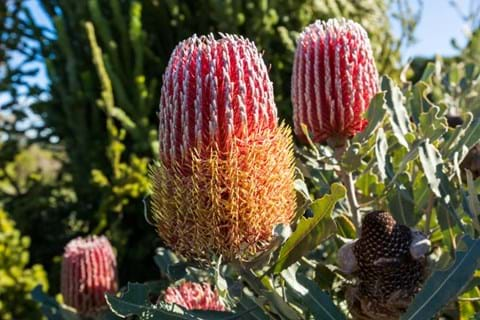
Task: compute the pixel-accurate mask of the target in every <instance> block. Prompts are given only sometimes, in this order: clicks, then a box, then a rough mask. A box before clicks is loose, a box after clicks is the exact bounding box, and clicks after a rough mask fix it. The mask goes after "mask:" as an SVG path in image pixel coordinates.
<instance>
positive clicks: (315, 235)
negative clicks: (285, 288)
mask: <svg viewBox="0 0 480 320" xmlns="http://www.w3.org/2000/svg"><path fill="white" fill-rule="evenodd" d="M345 192H346V191H345V187H343V186H342V185H341V184H338V183H334V184H332V186H331V194H327V195H325V196H324V197H322V198H321V199H318V200H315V201H314V202H313V203H312V205H311V206H310V208H311V210H312V212H313V217H312V218H305V217H301V218H300V220H299V222H298V224H297V228H296V229H295V231H294V232H293V233H292V235H291V236H290V238H288V240H287V241H286V242H285V243H284V244H283V246H282V247H281V249H280V254H279V256H278V260H277V262H276V263H275V265H274V266H273V267H272V270H273V272H274V273H279V272H280V271H282V270H283V269H285V268H287V267H288V266H290V265H292V264H293V263H294V262H296V261H298V259H300V258H301V257H303V256H304V255H305V254H307V253H308V252H310V251H311V250H313V249H314V248H316V247H317V246H318V245H319V244H320V243H321V242H322V241H324V240H325V239H327V238H328V237H330V236H331V235H332V234H333V233H334V232H335V231H336V226H335V222H334V221H333V220H332V218H331V214H332V211H333V208H334V207H335V204H336V203H337V201H338V200H340V199H342V198H343V197H345Z"/></svg>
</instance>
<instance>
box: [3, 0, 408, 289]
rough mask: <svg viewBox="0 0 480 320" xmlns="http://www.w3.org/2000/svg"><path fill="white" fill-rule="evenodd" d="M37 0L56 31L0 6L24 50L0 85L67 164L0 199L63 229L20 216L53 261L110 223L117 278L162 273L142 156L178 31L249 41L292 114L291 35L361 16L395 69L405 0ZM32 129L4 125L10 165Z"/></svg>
mask: <svg viewBox="0 0 480 320" xmlns="http://www.w3.org/2000/svg"><path fill="white" fill-rule="evenodd" d="M38 2H39V3H40V5H41V6H42V7H43V8H44V9H45V12H46V14H47V16H48V17H49V18H50V19H51V22H52V25H53V29H51V30H50V28H48V27H47V28H44V27H42V26H40V25H38V22H37V21H34V19H33V18H32V15H31V13H30V11H29V8H28V7H26V4H25V2H23V1H18V0H12V1H10V4H11V5H10V6H8V7H6V6H4V5H3V4H1V5H0V12H2V14H1V15H0V18H1V19H0V21H1V22H2V26H1V27H0V28H2V29H0V37H1V39H2V40H4V41H2V46H1V47H0V51H1V52H2V54H6V53H7V52H9V50H10V51H15V50H16V51H17V52H18V51H20V52H21V53H22V54H23V55H24V57H25V61H24V63H23V64H21V65H20V66H19V67H13V66H11V65H8V64H7V65H6V66H5V72H4V75H3V81H2V85H1V86H0V90H1V91H3V92H9V93H10V94H11V95H12V97H13V100H12V102H9V103H7V104H5V105H4V106H2V107H1V108H2V109H7V110H9V111H11V112H12V114H13V115H14V116H15V121H13V123H15V122H18V121H20V120H22V119H25V118H26V117H27V110H28V109H29V108H30V109H32V110H33V111H35V112H36V113H37V114H38V115H39V116H40V119H41V121H40V122H37V123H35V124H32V125H31V126H30V127H29V128H30V129H34V130H35V131H36V132H37V133H38V135H37V136H36V137H35V138H33V139H32V138H31V139H29V140H28V143H32V142H35V143H39V144H40V145H41V146H42V148H44V149H46V150H49V151H50V152H53V153H54V154H57V158H59V159H61V163H62V166H61V168H60V171H59V173H58V179H57V180H56V181H55V183H54V184H36V185H35V188H33V189H31V188H29V189H27V190H26V191H25V192H22V193H19V194H14V195H13V196H12V195H2V193H0V202H2V201H3V202H4V205H5V208H6V209H8V211H9V212H11V215H12V217H13V218H14V219H18V220H19V221H20V220H24V218H23V217H26V216H31V215H32V214H31V213H32V212H36V213H37V214H35V215H34V216H35V219H36V223H37V224H42V225H48V226H49V228H51V230H64V232H56V231H54V232H51V233H40V232H39V230H38V229H35V228H32V226H35V224H22V226H21V227H22V231H25V232H28V234H30V235H31V237H32V239H33V240H34V241H33V244H32V249H33V250H32V251H33V252H36V253H37V252H38V253H39V254H38V256H37V255H35V260H34V261H35V262H42V263H44V262H47V263H49V264H51V261H53V258H54V257H55V256H57V255H59V254H60V252H61V250H60V247H61V246H62V245H64V244H65V243H66V240H67V239H68V238H71V237H73V236H74V235H78V234H86V233H106V234H107V235H108V237H109V238H110V239H111V240H112V243H113V245H114V246H115V247H116V248H118V259H119V265H120V266H121V267H120V271H119V272H120V280H121V282H124V280H125V279H129V280H131V281H142V280H146V279H148V278H149V275H150V274H152V273H155V272H156V271H155V269H154V266H153V265H152V263H151V258H150V255H151V253H152V252H153V250H154V248H155V246H156V245H157V244H158V240H157V239H156V237H155V235H154V232H152V230H151V227H149V226H147V225H146V224H145V223H144V220H143V215H142V212H143V209H144V208H143V205H142V201H141V199H142V197H143V196H144V195H145V193H146V191H147V187H148V184H147V180H146V176H147V174H146V172H147V165H148V163H149V162H150V161H151V159H154V158H156V154H157V152H158V150H157V149H158V146H157V141H156V139H157V125H158V124H157V118H156V111H157V105H158V100H159V94H160V86H161V75H162V73H163V71H164V68H165V66H166V64H167V62H168V57H169V55H170V53H171V50H172V49H173V48H174V46H175V45H176V44H177V43H178V42H179V41H180V40H182V39H184V38H186V37H188V36H190V35H191V34H193V33H197V34H206V33H209V32H229V33H238V34H242V35H245V36H246V37H249V38H251V39H252V40H254V41H255V42H256V44H257V46H258V47H259V48H260V49H261V50H264V59H265V60H266V62H267V63H269V64H271V71H270V76H271V80H272V81H273V82H274V85H275V94H276V97H275V99H276V102H277V106H278V108H279V110H280V114H281V117H282V118H284V119H287V121H290V120H288V119H291V106H290V73H291V67H292V61H293V51H294V48H295V39H296V36H297V35H298V32H300V30H302V28H303V27H304V26H306V25H307V24H309V23H311V22H312V21H314V20H315V19H326V18H329V17H340V16H343V17H346V18H351V19H354V20H356V21H358V22H360V23H361V24H362V25H363V26H364V27H365V28H366V29H367V31H368V32H369V34H370V36H371V38H372V41H373V48H374V53H375V57H376V59H377V61H378V65H379V68H380V70H381V72H387V71H388V72H392V71H393V70H394V69H395V68H396V67H397V65H398V60H399V50H398V48H399V41H398V40H395V39H394V38H393V36H392V33H391V31H390V22H389V19H388V14H387V13H388V10H389V8H390V7H391V6H392V5H394V4H396V3H399V2H403V0H398V1H397V0H392V1H384V0H359V1H354V2H352V1H349V0H329V1H313V0H303V1H290V0H272V1H265V0H263V1H240V0H230V1H218V0H209V1H195V0H188V1H187V0H185V1H172V0H168V1H156V0H144V1H120V0H88V1H64V0H48V1H47V0H39V1H38ZM409 17H410V16H408V15H406V17H404V18H402V22H403V23H404V25H405V26H412V25H414V19H413V20H412V18H411V17H410V18H409ZM412 21H413V22H412ZM405 30H407V29H405ZM31 61H40V62H41V63H45V65H46V68H47V73H48V80H49V82H50V83H49V86H48V87H47V88H39V87H37V86H34V85H29V84H28V83H26V82H25V80H26V79H27V78H28V76H29V75H31V74H34V70H31V69H29V63H30V62H31ZM20 89H22V90H23V92H22V90H20ZM22 94H26V95H28V96H30V97H38V98H39V99H38V100H37V101H36V102H35V103H33V104H31V105H29V107H27V108H25V107H22V106H24V105H25V104H24V103H18V102H19V98H20V96H21V95H22ZM25 130H26V129H25V128H18V127H16V126H15V125H8V126H6V127H4V128H2V131H3V132H4V133H5V134H7V135H8V137H9V139H8V140H7V142H6V143H5V146H4V148H2V149H3V150H6V149H9V150H13V151H12V152H10V154H11V156H10V158H9V159H2V160H1V161H2V163H3V164H5V163H7V162H11V161H14V157H15V154H16V153H18V152H19V149H20V147H19V146H18V140H17V139H16V138H15V137H18V136H20V137H24V132H25ZM59 155H61V156H59ZM2 158H3V157H2ZM0 167H2V166H0ZM0 179H2V177H1V176H0ZM64 194H69V197H64ZM65 199H67V200H65ZM66 221H68V223H66ZM23 227H24V228H25V229H23ZM127 243H128V245H127ZM132 247H134V248H136V249H135V250H128V249H127V248H132ZM56 266H57V267H55V265H49V266H48V270H49V277H50V283H51V288H52V291H53V292H57V291H58V290H57V289H58V286H57V279H58V274H57V272H53V270H57V269H58V265H56ZM139 266H141V271H142V272H139Z"/></svg>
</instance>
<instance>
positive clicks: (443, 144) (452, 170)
mask: <svg viewBox="0 0 480 320" xmlns="http://www.w3.org/2000/svg"><path fill="white" fill-rule="evenodd" d="M437 67H438V65H437ZM437 71H438V70H437ZM434 72H435V65H434V64H429V65H427V67H426V68H425V70H424V73H423V75H422V77H421V80H420V81H418V82H416V83H415V84H412V83H409V82H404V83H402V87H399V86H398V85H397V84H395V82H394V81H393V80H391V79H390V78H388V77H384V78H382V80H381V88H382V92H380V93H379V94H377V95H376V96H375V97H374V99H373V100H372V102H371V105H370V108H369V109H368V111H367V115H366V116H367V118H368V119H369V125H368V127H367V128H366V129H365V131H363V132H362V133H360V134H358V135H357V136H355V137H354V138H353V139H352V141H351V143H350V145H349V146H348V147H347V148H346V150H345V152H344V155H343V157H342V158H341V159H337V158H338V157H337V158H335V157H334V156H333V154H334V150H331V149H329V147H326V146H313V145H312V146H309V147H305V148H298V150H297V153H298V157H299V158H300V159H301V160H302V161H299V162H298V166H299V169H300V171H301V174H300V173H299V179H298V180H296V182H295V186H296V189H297V196H298V203H299V206H298V214H297V219H296V221H295V222H294V223H293V225H292V226H291V228H292V229H293V231H292V230H291V229H290V226H284V225H282V226H278V227H277V228H276V229H275V230H274V232H275V235H276V240H275V241H274V242H273V243H272V245H271V247H270V248H269V250H267V251H266V252H263V253H261V254H260V255H259V256H257V257H255V258H254V259H253V260H251V261H249V262H248V263H246V262H239V261H237V262H235V261H234V262H230V263H228V264H222V263H221V260H218V261H212V262H211V265H210V266H209V267H205V266H199V265H195V264H192V263H191V262H188V261H185V260H182V259H181V258H179V257H176V256H174V255H173V254H172V253H171V252H169V251H168V250H166V249H159V251H158V253H157V256H156V257H155V261H156V262H157V264H158V266H159V267H160V270H161V274H162V275H163V278H162V280H159V281H157V282H154V283H147V284H138V283H130V284H129V285H128V286H127V287H126V288H124V289H123V291H122V292H121V293H120V295H118V296H113V295H108V296H107V299H108V302H109V306H110V308H111V310H112V312H113V313H114V314H115V315H116V316H120V317H122V318H123V317H128V316H132V315H136V316H138V317H140V318H145V319H147V318H149V317H157V318H159V319H160V318H161V319H179V318H180V319H269V318H280V319H309V318H313V319H326V318H330V319H344V318H346V315H347V314H348V311H347V309H346V305H345V302H344V301H345V296H344V295H345V284H346V283H347V282H346V279H345V275H344V274H342V272H341V271H339V269H338V267H337V265H336V262H335V252H336V251H337V249H338V247H339V246H340V245H341V244H343V243H344V242H345V240H346V239H348V238H355V237H356V234H355V229H354V226H353V224H352V222H351V218H350V214H349V213H348V209H346V208H347V207H348V206H347V205H346V201H345V193H346V190H345V188H344V187H343V186H342V185H341V184H339V183H337V182H335V181H336V180H339V178H338V177H337V174H336V171H338V170H340V169H341V170H344V171H348V172H351V173H352V174H353V176H354V177H355V178H356V184H355V189H356V194H357V196H358V197H359V200H360V208H361V210H362V212H368V211H370V210H373V209H375V210H377V209H385V210H388V211H390V212H391V213H392V214H393V216H394V217H395V219H396V220H397V221H398V222H400V223H402V224H405V225H408V226H410V227H413V228H417V229H421V230H423V231H424V232H425V233H426V234H428V235H429V238H430V240H431V242H432V252H431V253H430V255H429V264H430V276H429V277H428V279H427V280H426V282H425V284H424V286H423V289H422V291H421V292H420V293H419V294H418V295H417V296H416V297H415V299H414V301H413V302H412V304H411V306H410V308H409V309H408V310H407V312H406V314H405V315H404V316H403V318H402V319H430V318H432V317H434V316H435V315H436V314H438V313H440V314H443V315H445V316H448V317H451V318H455V319H468V318H469V317H471V316H473V315H474V314H475V313H477V312H479V311H480V304H479V301H478V298H479V297H480V291H479V289H478V283H479V281H480V274H479V273H478V268H479V265H478V263H479V261H480V239H479V236H480V223H479V218H480V217H479V213H480V210H479V208H480V202H479V199H478V192H479V190H480V180H479V179H476V180H474V179H473V177H472V174H471V173H470V172H469V171H468V170H464V169H461V168H460V163H461V162H462V160H463V159H464V158H465V156H466V155H467V152H468V150H469V149H471V148H472V147H473V146H474V145H475V144H476V143H479V141H480V122H479V119H478V118H476V119H474V117H473V115H472V114H471V113H469V112H466V113H463V114H462V117H463V119H464V122H463V124H462V125H459V126H457V127H454V128H451V127H449V126H448V122H447V115H448V107H447V105H446V104H445V103H438V104H434V103H433V102H432V101H431V100H430V99H429V98H428V96H429V94H430V93H431V92H432V90H433V88H434V86H435V85H436V82H435V79H434ZM302 175H303V177H302ZM304 181H305V182H306V183H305V182H304ZM332 183H333V184H332ZM307 185H308V186H309V187H310V188H307ZM309 189H310V191H309ZM312 199H316V200H312ZM306 209H308V210H307V211H306ZM185 279H187V280H190V281H209V282H211V283H212V284H214V285H215V286H216V288H217V290H218V292H219V293H220V295H221V296H222V299H223V300H224V301H225V303H226V305H227V306H229V311H228V312H224V313H219V312H191V311H188V310H184V309H182V308H180V307H178V306H172V305H168V304H165V303H161V302H160V303H159V302H158V299H157V297H158V296H161V295H162V290H163V289H165V288H166V286H168V285H169V284H172V283H175V282H176V281H183V280H185ZM160 300H161V299H160Z"/></svg>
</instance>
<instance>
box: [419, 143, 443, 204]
mask: <svg viewBox="0 0 480 320" xmlns="http://www.w3.org/2000/svg"><path fill="white" fill-rule="evenodd" d="M418 154H419V157H420V163H421V164H422V167H423V171H424V173H425V177H426V178H427V181H428V184H429V186H430V189H431V190H432V191H433V193H434V194H435V196H437V197H438V198H440V197H441V194H440V182H441V181H440V173H441V165H442V163H443V161H442V158H441V156H440V153H439V152H438V151H437V149H436V148H435V147H434V146H433V145H432V144H431V143H430V142H429V141H428V140H426V141H423V142H422V143H421V144H420V147H419V150H418Z"/></svg>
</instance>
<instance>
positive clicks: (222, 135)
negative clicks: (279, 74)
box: [159, 35, 277, 166]
mask: <svg viewBox="0 0 480 320" xmlns="http://www.w3.org/2000/svg"><path fill="white" fill-rule="evenodd" d="M159 118H160V126H159V142H160V154H161V157H162V160H163V161H164V164H166V165H167V166H168V164H169V163H180V164H182V163H186V164H189V162H190V160H191V157H192V155H191V153H192V149H193V148H196V152H199V153H200V155H201V156H202V155H205V156H208V154H209V151H210V149H211V148H212V147H215V148H218V150H219V151H221V152H226V151H229V149H230V148H231V147H232V145H234V144H232V141H233V140H234V139H235V138H240V139H244V138H247V137H249V136H252V135H253V134H256V133H257V132H259V131H262V130H265V129H273V128H276V127H277V110H276V107H275V103H274V100H273V87H272V83H271V82H270V80H269V77H268V71H267V67H266V66H265V63H264V62H263V60H262V57H261V55H260V53H258V51H257V49H256V47H255V45H254V44H253V43H252V42H250V41H249V40H247V39H244V38H243V37H239V36H236V35H222V37H221V38H220V39H219V40H216V39H215V38H214V37H213V35H209V36H201V37H197V36H196V35H194V36H192V37H190V38H188V39H186V40H184V41H182V42H181V43H179V44H178V45H177V47H176V48H175V50H174V51H173V53H172V55H171V58H170V61H169V63H168V67H167V69H166V71H165V74H164V76H163V86H162V93H161V98H160V113H159Z"/></svg>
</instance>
